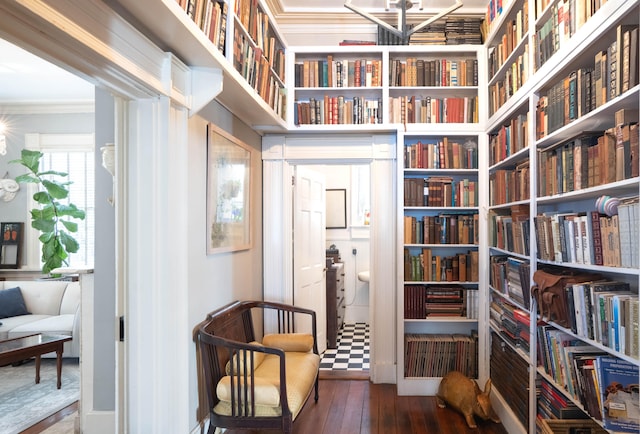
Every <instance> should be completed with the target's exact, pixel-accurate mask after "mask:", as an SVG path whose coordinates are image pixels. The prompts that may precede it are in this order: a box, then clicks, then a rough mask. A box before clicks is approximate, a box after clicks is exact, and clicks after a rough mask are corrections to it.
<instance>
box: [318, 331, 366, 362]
mask: <svg viewBox="0 0 640 434" xmlns="http://www.w3.org/2000/svg"><path fill="white" fill-rule="evenodd" d="M320 369H321V370H347V371H364V370H369V324H365V323H355V324H344V325H343V326H342V329H341V330H340V332H339V333H338V348H334V349H331V348H327V349H326V350H325V352H324V354H323V355H322V360H320Z"/></svg>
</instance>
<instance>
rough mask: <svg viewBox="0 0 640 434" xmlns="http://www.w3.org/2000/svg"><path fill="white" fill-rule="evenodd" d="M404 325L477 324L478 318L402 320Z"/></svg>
mask: <svg viewBox="0 0 640 434" xmlns="http://www.w3.org/2000/svg"><path fill="white" fill-rule="evenodd" d="M404 322H405V323H477V322H478V318H465V317H461V316H450V317H432V318H425V319H406V318H405V319H404Z"/></svg>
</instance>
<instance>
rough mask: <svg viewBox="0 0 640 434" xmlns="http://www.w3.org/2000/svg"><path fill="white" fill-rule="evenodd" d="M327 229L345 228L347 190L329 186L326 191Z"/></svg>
mask: <svg viewBox="0 0 640 434" xmlns="http://www.w3.org/2000/svg"><path fill="white" fill-rule="evenodd" d="M326 193H327V195H326V202H327V229H346V228H347V190H346V189H344V188H329V189H327V191H326Z"/></svg>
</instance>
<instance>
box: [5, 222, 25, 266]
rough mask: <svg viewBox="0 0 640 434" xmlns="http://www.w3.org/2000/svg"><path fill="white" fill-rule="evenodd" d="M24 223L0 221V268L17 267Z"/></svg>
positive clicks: (20, 253) (20, 252)
mask: <svg viewBox="0 0 640 434" xmlns="http://www.w3.org/2000/svg"><path fill="white" fill-rule="evenodd" d="M23 228H24V223H22V222H8V223H5V222H3V223H0V269H10V268H14V269H15V268H19V267H20V260H21V255H22V235H23Z"/></svg>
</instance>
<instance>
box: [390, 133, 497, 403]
mask: <svg viewBox="0 0 640 434" xmlns="http://www.w3.org/2000/svg"><path fill="white" fill-rule="evenodd" d="M478 138H479V135H478V134H477V133H476V134H471V133H469V134H460V133H453V132H450V133H447V134H426V133H403V134H401V135H400V139H401V140H400V142H399V146H398V148H399V151H398V163H399V178H398V191H399V195H398V196H399V203H398V209H399V210H401V212H400V213H399V217H398V223H399V231H398V236H399V238H400V240H401V245H400V248H399V252H398V268H399V272H400V274H401V276H400V278H399V284H398V288H399V293H398V306H399V309H398V315H399V316H400V320H399V321H398V393H399V394H401V395H411V394H435V392H436V391H437V387H438V384H439V382H440V378H441V377H442V376H443V375H444V374H446V373H447V372H448V371H450V370H454V369H455V370H459V371H462V372H464V373H465V374H466V375H468V376H470V377H472V378H478V377H479V375H480V371H481V369H482V368H484V363H483V362H481V361H480V357H482V356H483V355H484V352H483V351H480V350H479V349H480V347H481V346H482V345H483V343H482V342H483V341H484V340H485V339H486V333H485V331H484V330H483V329H484V328H483V327H480V326H479V322H480V324H481V322H482V321H483V319H480V318H479V312H482V308H481V306H482V304H483V303H482V300H483V298H484V297H483V293H482V290H481V288H480V287H479V284H478V282H479V281H480V275H481V274H482V273H481V269H482V267H483V266H484V261H482V260H481V259H480V257H479V245H480V239H482V238H483V235H482V234H483V233H484V232H483V227H482V225H481V224H480V215H479V210H480V206H481V204H482V203H483V201H484V197H483V189H481V188H480V184H479V178H478V167H479V166H478V164H479V163H478V161H479V159H481V158H479V157H480V156H479V145H478Z"/></svg>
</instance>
